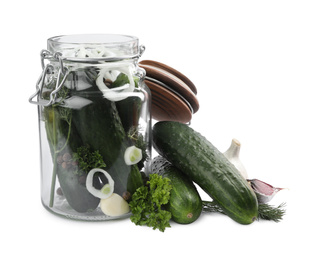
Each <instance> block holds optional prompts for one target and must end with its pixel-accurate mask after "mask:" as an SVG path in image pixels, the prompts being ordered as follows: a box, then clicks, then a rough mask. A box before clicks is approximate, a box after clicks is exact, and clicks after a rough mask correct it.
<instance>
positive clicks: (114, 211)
mask: <svg viewBox="0 0 323 260" xmlns="http://www.w3.org/2000/svg"><path fill="white" fill-rule="evenodd" d="M100 207H101V210H102V212H103V213H104V214H105V215H107V216H111V217H115V216H121V215H123V214H126V213H128V212H129V211H130V208H129V204H128V202H127V201H125V200H124V199H123V198H122V197H121V196H120V195H119V194H117V193H112V195H111V196H110V197H108V198H106V199H101V201H100Z"/></svg>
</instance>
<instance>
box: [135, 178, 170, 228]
mask: <svg viewBox="0 0 323 260" xmlns="http://www.w3.org/2000/svg"><path fill="white" fill-rule="evenodd" d="M171 189H172V186H171V183H170V180H169V179H168V178H163V177H161V176H159V175H158V174H151V175H150V176H149V181H147V185H146V186H141V187H139V188H138V189H137V190H136V192H135V193H134V194H133V195H132V201H131V202H130V203H129V206H130V209H131V211H132V214H133V215H132V216H131V217H130V220H131V221H132V222H133V223H135V224H136V225H140V226H144V225H147V226H148V227H152V228H153V229H157V228H158V229H159V230H160V231H162V232H164V231H165V228H166V227H170V224H169V221H170V219H171V217H172V216H171V213H170V212H169V211H166V210H163V209H162V205H166V204H167V203H168V202H169V198H170V191H171Z"/></svg>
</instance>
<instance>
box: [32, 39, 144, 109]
mask: <svg viewBox="0 0 323 260" xmlns="http://www.w3.org/2000/svg"><path fill="white" fill-rule="evenodd" d="M145 49H146V48H145V46H144V45H140V46H139V52H138V53H137V54H135V55H133V56H124V57H102V58H86V59H85V58H63V56H62V53H60V52H55V53H51V52H50V51H48V50H42V51H41V52H40V58H41V66H42V70H43V72H42V74H41V75H40V77H39V79H38V80H37V83H36V92H35V93H34V94H33V95H31V97H30V98H29V103H31V104H35V105H41V106H45V107H47V106H50V105H52V104H54V103H55V102H56V94H57V92H58V91H59V90H60V89H61V88H62V86H63V85H64V82H65V80H66V78H67V76H68V74H69V69H68V68H67V67H66V66H64V61H68V62H84V63H86V62H107V61H109V62H113V61H119V60H125V59H139V58H140V57H141V56H142V54H143V53H144V52H145ZM46 59H47V60H51V61H56V62H58V63H59V70H58V75H57V81H56V86H55V89H54V90H53V91H52V92H51V93H50V97H49V100H47V99H46V100H45V99H42V98H40V97H39V94H40V93H41V91H42V90H43V87H44V84H45V78H46V74H53V73H54V71H55V67H54V66H53V65H52V64H50V63H49V64H47V65H45V60H46ZM61 77H63V78H62V80H61V81H60V78H61ZM35 97H38V99H37V100H36V101H35V100H33V99H34V98H35Z"/></svg>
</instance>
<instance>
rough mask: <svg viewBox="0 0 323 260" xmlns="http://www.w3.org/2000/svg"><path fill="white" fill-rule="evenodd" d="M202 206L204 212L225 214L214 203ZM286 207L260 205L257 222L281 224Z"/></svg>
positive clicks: (203, 203) (283, 205)
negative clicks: (268, 221)
mask: <svg viewBox="0 0 323 260" xmlns="http://www.w3.org/2000/svg"><path fill="white" fill-rule="evenodd" d="M202 205H203V212H217V213H222V214H225V213H224V211H223V210H222V209H221V207H220V206H219V205H217V204H216V203H215V202H213V201H202ZM285 206H286V203H282V204H280V205H279V206H278V207H275V206H272V205H269V204H259V205H258V218H257V220H260V219H263V220H271V221H275V222H279V221H281V220H282V219H283V216H284V215H285V213H286V210H285V209H283V207H285Z"/></svg>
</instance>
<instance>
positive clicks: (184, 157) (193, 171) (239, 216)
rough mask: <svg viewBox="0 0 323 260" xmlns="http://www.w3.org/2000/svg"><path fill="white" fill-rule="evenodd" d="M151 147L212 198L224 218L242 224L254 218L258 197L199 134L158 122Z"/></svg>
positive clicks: (186, 128) (230, 165)
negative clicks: (223, 214)
mask: <svg viewBox="0 0 323 260" xmlns="http://www.w3.org/2000/svg"><path fill="white" fill-rule="evenodd" d="M153 146H154V148H155V150H156V151H157V152H159V154H160V155H162V156H163V157H165V158H166V159H167V160H168V161H170V162H171V163H172V164H173V165H174V166H175V167H177V168H178V169H180V170H181V171H182V172H183V173H184V174H186V175H187V176H188V177H189V178H190V179H191V180H192V181H194V182H195V183H196V184H198V185H199V186H200V187H201V188H202V189H203V190H204V191H205V192H206V193H207V194H208V195H209V196H210V197H211V198H213V200H214V201H215V202H216V203H217V204H218V205H219V206H220V207H221V208H222V209H223V211H224V212H225V214H226V215H227V216H229V217H231V218H232V219H233V220H235V221H237V222H238V223H241V224H250V223H252V222H253V221H254V220H255V219H256V218H257V215H258V203H257V197H256V195H255V193H254V192H253V191H252V189H251V187H250V186H249V184H248V183H247V181H246V180H245V179H243V177H242V176H241V175H240V173H239V172H238V170H237V169H236V168H235V167H234V165H233V164H231V163H230V162H229V161H228V160H227V159H226V158H225V156H224V155H223V154H222V153H221V152H220V151H219V150H218V149H217V148H216V147H214V146H213V145H212V144H211V143H210V142H209V141H208V140H207V139H206V138H205V137H203V136H202V135H201V134H200V133H198V132H196V131H195V130H193V129H192V128H191V127H189V126H188V125H185V124H182V123H179V122H169V121H161V122H157V123H156V124H155V125H154V127H153Z"/></svg>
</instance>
